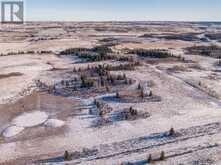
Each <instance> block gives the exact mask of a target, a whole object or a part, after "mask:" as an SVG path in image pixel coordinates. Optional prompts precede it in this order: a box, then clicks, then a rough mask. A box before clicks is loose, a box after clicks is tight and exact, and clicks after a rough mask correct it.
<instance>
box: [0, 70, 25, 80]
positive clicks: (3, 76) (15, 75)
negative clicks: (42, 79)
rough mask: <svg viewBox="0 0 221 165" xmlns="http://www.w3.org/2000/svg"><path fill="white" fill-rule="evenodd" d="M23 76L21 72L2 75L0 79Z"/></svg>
mask: <svg viewBox="0 0 221 165" xmlns="http://www.w3.org/2000/svg"><path fill="white" fill-rule="evenodd" d="M22 75H23V74H22V73H20V72H12V73H8V74H0V79H4V78H10V77H17V76H22Z"/></svg>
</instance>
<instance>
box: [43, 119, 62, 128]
mask: <svg viewBox="0 0 221 165" xmlns="http://www.w3.org/2000/svg"><path fill="white" fill-rule="evenodd" d="M64 124H65V122H64V121H62V120H58V119H49V120H47V121H46V122H45V125H46V126H47V127H54V128H57V127H62V126H63V125H64Z"/></svg>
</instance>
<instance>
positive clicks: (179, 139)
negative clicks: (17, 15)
mask: <svg viewBox="0 0 221 165" xmlns="http://www.w3.org/2000/svg"><path fill="white" fill-rule="evenodd" d="M0 153H1V154H0V164H2V165H26V164H27V165H76V164H78V165H144V164H157V165H158V164H159V165H210V164H214V165H220V164H221V23H219V22H27V23H25V24H22V25H19V24H17V25H15V24H13V25H11V24H2V25H1V26H0Z"/></svg>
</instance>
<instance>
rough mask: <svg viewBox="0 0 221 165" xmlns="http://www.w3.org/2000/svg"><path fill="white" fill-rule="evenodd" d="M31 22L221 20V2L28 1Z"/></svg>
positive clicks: (143, 0)
mask: <svg viewBox="0 0 221 165" xmlns="http://www.w3.org/2000/svg"><path fill="white" fill-rule="evenodd" d="M25 2H26V11H25V13H26V20H29V21H31V20H32V21H135V20H136V21H221V0H26V1H25Z"/></svg>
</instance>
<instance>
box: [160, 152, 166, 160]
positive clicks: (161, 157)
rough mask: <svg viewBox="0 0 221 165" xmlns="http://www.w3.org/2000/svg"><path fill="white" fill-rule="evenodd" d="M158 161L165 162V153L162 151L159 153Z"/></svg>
mask: <svg viewBox="0 0 221 165" xmlns="http://www.w3.org/2000/svg"><path fill="white" fill-rule="evenodd" d="M160 160H165V152H164V151H162V152H161V153H160Z"/></svg>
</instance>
